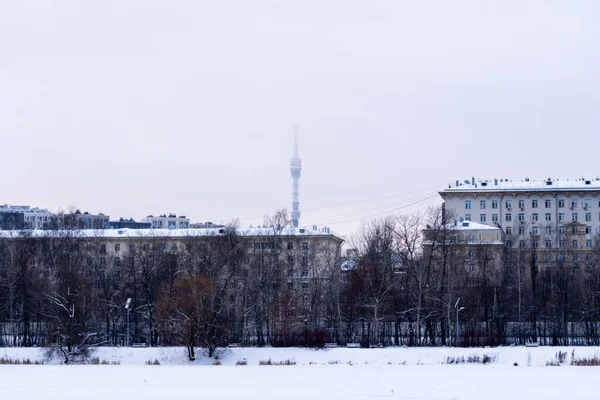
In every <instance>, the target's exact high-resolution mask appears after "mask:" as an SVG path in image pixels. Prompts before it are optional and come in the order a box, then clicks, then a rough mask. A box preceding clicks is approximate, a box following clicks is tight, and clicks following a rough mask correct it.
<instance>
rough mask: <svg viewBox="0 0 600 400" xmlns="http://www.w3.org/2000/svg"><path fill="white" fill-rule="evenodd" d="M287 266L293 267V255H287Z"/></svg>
mask: <svg viewBox="0 0 600 400" xmlns="http://www.w3.org/2000/svg"><path fill="white" fill-rule="evenodd" d="M288 264H290V265H293V264H294V256H293V255H291V254H290V255H288Z"/></svg>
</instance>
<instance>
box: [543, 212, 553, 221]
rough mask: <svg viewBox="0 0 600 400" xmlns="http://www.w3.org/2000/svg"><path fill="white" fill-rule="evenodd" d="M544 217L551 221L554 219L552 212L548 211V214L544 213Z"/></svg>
mask: <svg viewBox="0 0 600 400" xmlns="http://www.w3.org/2000/svg"><path fill="white" fill-rule="evenodd" d="M544 218H545V219H546V221H548V222H550V221H552V214H550V213H546V214H545V215H544Z"/></svg>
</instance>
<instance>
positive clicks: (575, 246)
mask: <svg viewBox="0 0 600 400" xmlns="http://www.w3.org/2000/svg"><path fill="white" fill-rule="evenodd" d="M571 247H573V248H574V249H576V248H578V247H579V240H577V239H573V240H572V241H571Z"/></svg>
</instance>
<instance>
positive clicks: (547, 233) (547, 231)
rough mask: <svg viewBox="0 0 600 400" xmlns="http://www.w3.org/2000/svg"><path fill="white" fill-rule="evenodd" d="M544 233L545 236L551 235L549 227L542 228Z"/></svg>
mask: <svg viewBox="0 0 600 400" xmlns="http://www.w3.org/2000/svg"><path fill="white" fill-rule="evenodd" d="M544 232H545V233H546V235H551V234H552V227H551V226H547V227H545V228H544Z"/></svg>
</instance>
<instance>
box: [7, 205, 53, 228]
mask: <svg viewBox="0 0 600 400" xmlns="http://www.w3.org/2000/svg"><path fill="white" fill-rule="evenodd" d="M0 213H11V214H12V215H13V217H10V218H9V219H7V223H8V222H10V224H12V226H13V228H11V227H9V228H8V229H44V228H47V227H48V225H49V224H50V222H51V221H52V217H53V216H54V214H52V213H51V212H49V211H48V210H47V209H43V208H38V207H30V206H16V205H10V204H4V205H0ZM21 214H22V215H23V227H22V228H21V227H20V225H19V222H18V221H20V215H21ZM3 219H6V218H3ZM14 223H16V224H17V225H14Z"/></svg>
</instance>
